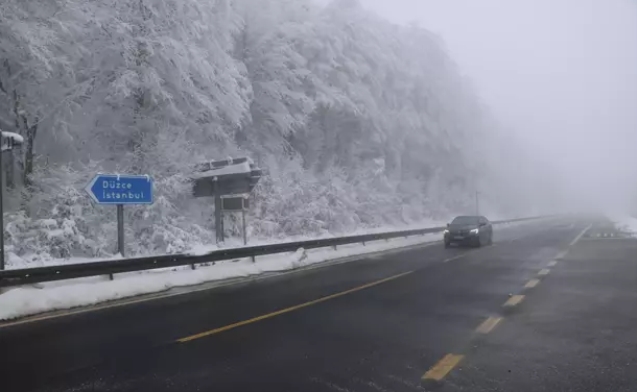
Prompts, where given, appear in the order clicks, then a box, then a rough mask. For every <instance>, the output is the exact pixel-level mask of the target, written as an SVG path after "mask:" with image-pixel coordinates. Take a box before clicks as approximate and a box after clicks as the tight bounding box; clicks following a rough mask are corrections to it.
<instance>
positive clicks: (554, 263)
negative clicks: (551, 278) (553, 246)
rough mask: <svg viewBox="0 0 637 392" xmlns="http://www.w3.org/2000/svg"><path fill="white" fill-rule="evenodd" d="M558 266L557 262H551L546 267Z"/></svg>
mask: <svg viewBox="0 0 637 392" xmlns="http://www.w3.org/2000/svg"><path fill="white" fill-rule="evenodd" d="M556 264H557V261H555V260H553V261H549V263H548V264H547V265H546V266H547V267H555V265H556Z"/></svg>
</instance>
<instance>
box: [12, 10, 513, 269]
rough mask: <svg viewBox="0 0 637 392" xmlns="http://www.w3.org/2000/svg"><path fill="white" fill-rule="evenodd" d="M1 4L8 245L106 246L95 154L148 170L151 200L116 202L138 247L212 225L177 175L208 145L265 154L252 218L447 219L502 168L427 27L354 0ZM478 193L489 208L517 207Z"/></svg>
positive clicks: (485, 119) (102, 251) (280, 230)
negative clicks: (10, 147) (18, 140)
mask: <svg viewBox="0 0 637 392" xmlns="http://www.w3.org/2000/svg"><path fill="white" fill-rule="evenodd" d="M0 14H2V15H3V18H2V20H0V127H1V128H2V129H3V130H5V131H12V132H17V133H19V134H21V135H23V136H24V137H25V139H26V145H25V147H24V148H23V149H22V151H21V153H19V154H16V156H7V155H8V154H5V157H4V160H5V163H6V165H5V166H8V167H13V168H14V171H12V172H11V173H14V174H13V176H10V177H9V182H8V183H7V188H8V189H7V193H6V198H7V200H8V204H9V209H10V211H11V212H10V213H8V214H7V216H6V220H5V221H8V223H7V224H6V226H7V234H6V240H7V242H8V243H9V244H10V245H11V247H12V248H11V249H12V252H13V253H14V254H16V255H19V256H21V257H27V258H29V259H32V260H38V259H40V260H41V259H46V258H48V257H69V256H104V255H109V254H112V253H113V252H114V249H115V245H114V243H115V238H116V235H115V230H116V227H115V209H114V208H109V207H98V206H94V205H92V203H91V202H90V199H89V198H88V197H87V196H86V195H85V193H84V190H83V187H84V186H85V185H86V183H87V182H88V181H89V180H90V178H91V177H92V176H93V175H94V173H96V172H117V173H141V174H150V175H152V176H153V177H154V178H155V179H156V190H155V192H156V202H155V203H154V205H153V206H151V207H139V208H128V209H127V211H126V221H127V230H128V231H127V237H128V238H129V241H128V245H129V248H130V252H131V253H137V254H139V253H148V252H152V253H163V252H177V251H182V250H184V249H187V248H189V247H191V246H193V245H196V244H200V243H210V242H212V241H213V238H214V233H213V230H212V227H213V223H212V209H213V208H212V203H211V201H210V200H194V199H193V198H192V196H191V194H190V183H189V182H188V176H189V174H190V173H192V168H193V166H194V165H195V164H196V163H199V162H202V161H207V160H210V159H223V158H226V157H228V156H250V157H252V158H253V159H254V160H255V161H256V162H257V163H258V164H259V166H260V167H262V168H263V169H264V171H265V176H264V178H263V179H262V180H261V182H260V184H259V186H258V187H257V189H256V190H255V195H254V203H253V205H254V208H253V210H252V211H251V212H250V217H249V218H250V219H249V221H250V232H251V235H252V236H256V237H260V238H283V237H286V236H292V235H325V234H327V233H348V232H351V231H354V230H361V229H364V228H372V227H380V226H384V225H394V226H395V225H403V224H414V223H418V222H423V221H425V220H427V219H444V218H447V217H448V216H449V215H450V214H453V213H456V212H463V211H473V208H474V204H473V203H474V194H475V193H474V192H475V189H476V187H479V188H483V189H489V188H490V187H491V184H495V183H506V180H503V178H505V177H503V175H502V173H500V172H496V171H493V170H491V169H492V168H493V167H494V165H493V161H492V159H490V158H489V156H490V154H486V153H485V151H487V150H486V149H485V146H487V145H489V144H490V140H492V139H495V138H496V137H497V135H496V133H495V132H493V127H492V124H493V121H492V120H490V119H489V114H488V111H487V110H485V109H484V108H483V105H482V104H481V103H480V102H479V100H478V99H477V98H476V97H477V95H476V93H475V92H474V91H472V89H471V88H470V86H469V84H468V83H467V82H466V81H465V80H464V79H463V77H461V76H460V74H459V72H458V70H457V67H456V66H455V65H454V63H453V61H452V59H451V58H450V57H449V56H448V54H447V53H446V51H445V49H444V46H443V44H442V42H441V40H440V39H439V38H438V37H436V36H435V35H433V34H432V33H430V32H429V31H427V30H425V29H423V28H419V27H414V26H409V27H403V26H397V25H394V24H391V23H389V22H387V21H385V20H383V19H382V18H380V17H378V16H375V15H373V14H370V13H368V12H367V11H365V10H363V9H362V8H361V7H360V6H359V5H358V3H357V2H356V1H354V0H340V1H334V2H332V3H331V4H330V5H328V6H327V7H324V8H323V7H319V6H317V5H315V4H314V3H313V2H312V1H311V0H84V1H80V0H30V1H23V0H6V1H3V2H2V4H0ZM12 161H13V162H12ZM11 173H7V174H11ZM16 173H17V174H16ZM488 193H489V192H488V191H485V192H484V194H485V207H487V208H488V209H489V210H490V211H491V212H492V213H503V214H505V213H507V212H509V211H510V209H511V208H516V207H517V205H516V204H515V203H513V204H510V205H507V208H509V211H498V210H497V209H496V208H495V207H497V206H498V205H502V206H504V205H505V204H506V203H504V202H503V200H492V202H491V206H489V205H488V203H489V194H488ZM507 197H508V196H507ZM514 199H515V198H509V200H514ZM227 230H228V231H229V232H233V231H236V227H235V226H234V225H232V224H229V225H228V229H227ZM230 234H231V233H230Z"/></svg>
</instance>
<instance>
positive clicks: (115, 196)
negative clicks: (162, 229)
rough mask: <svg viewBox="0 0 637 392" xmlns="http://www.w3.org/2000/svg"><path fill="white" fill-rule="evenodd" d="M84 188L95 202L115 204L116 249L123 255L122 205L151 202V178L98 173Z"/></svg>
mask: <svg viewBox="0 0 637 392" xmlns="http://www.w3.org/2000/svg"><path fill="white" fill-rule="evenodd" d="M85 189H86V192H88V194H89V196H91V199H93V201H95V202H96V203H98V204H115V205H117V251H118V252H119V254H121V255H122V256H124V253H125V246H124V205H134V204H152V203H153V180H152V178H151V177H150V176H148V175H146V176H136V175H128V174H98V175H96V176H95V177H93V180H92V181H91V182H89V183H88V185H87V186H86V188H85ZM111 279H113V276H112V275H111Z"/></svg>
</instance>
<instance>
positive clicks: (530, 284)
mask: <svg viewBox="0 0 637 392" xmlns="http://www.w3.org/2000/svg"><path fill="white" fill-rule="evenodd" d="M538 283H540V280H539V279H531V280H529V281H528V282H526V284H525V285H524V288H525V289H532V288H533V287H535V286H537V284H538Z"/></svg>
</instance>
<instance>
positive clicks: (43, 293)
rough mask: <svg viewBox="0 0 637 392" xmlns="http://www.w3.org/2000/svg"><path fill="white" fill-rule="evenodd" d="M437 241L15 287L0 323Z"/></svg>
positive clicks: (0, 310) (2, 299) (2, 300)
mask: <svg viewBox="0 0 637 392" xmlns="http://www.w3.org/2000/svg"><path fill="white" fill-rule="evenodd" d="M526 223H527V222H517V223H508V224H500V225H498V227H499V228H505V227H513V226H519V225H523V224H526ZM385 231H386V230H385ZM440 239H441V234H440V233H433V234H426V235H422V236H413V237H408V238H397V239H393V240H389V241H385V240H382V241H374V242H371V243H367V244H366V245H362V244H350V245H342V246H338V248H337V249H336V250H334V249H332V248H319V249H311V250H304V249H299V250H297V251H296V252H294V253H288V254H275V255H268V256H259V257H256V262H252V260H251V259H249V258H246V259H240V260H228V261H223V262H217V263H216V264H212V263H207V265H201V266H198V268H197V269H196V270H192V269H190V267H179V268H165V269H158V270H152V271H140V272H131V273H123V274H116V275H115V279H114V280H112V281H110V280H108V277H106V276H97V277H90V278H81V279H72V280H65V281H57V282H48V283H40V284H35V285H29V286H23V287H17V288H13V289H9V290H8V291H6V292H5V293H4V294H1V295H0V320H10V319H15V318H19V317H24V316H29V315H34V314H38V313H43V312H48V311H54V310H62V309H71V308H75V307H80V306H88V305H94V304H98V303H102V302H106V301H112V300H118V299H123V298H128V297H134V296H138V295H143V294H150V293H158V292H162V291H167V290H170V289H171V288H174V287H181V286H192V285H197V284H201V283H205V282H211V281H218V280H223V279H230V278H241V277H249V276H256V275H260V274H264V273H268V272H280V271H287V270H294V269H298V268H302V267H308V266H311V265H312V264H317V263H322V262H326V261H330V260H337V259H342V258H347V257H350V256H355V255H364V254H368V253H375V252H380V251H386V250H390V249H397V248H404V247H409V246H416V245H423V244H427V243H431V242H435V241H439V240H440ZM210 250H214V249H210V248H207V249H204V248H202V249H194V250H193V252H192V253H198V254H202V253H204V252H205V251H210ZM72 261H76V262H77V261H83V262H85V261H87V260H72ZM92 261H96V260H92ZM67 262H68V261H67Z"/></svg>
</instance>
